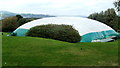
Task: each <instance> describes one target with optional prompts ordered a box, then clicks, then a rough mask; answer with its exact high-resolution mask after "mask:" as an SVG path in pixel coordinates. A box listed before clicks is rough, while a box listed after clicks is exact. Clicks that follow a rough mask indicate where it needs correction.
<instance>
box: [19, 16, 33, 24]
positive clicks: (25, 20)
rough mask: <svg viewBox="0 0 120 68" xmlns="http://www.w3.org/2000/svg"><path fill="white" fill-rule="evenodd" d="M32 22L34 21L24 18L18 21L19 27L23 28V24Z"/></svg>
mask: <svg viewBox="0 0 120 68" xmlns="http://www.w3.org/2000/svg"><path fill="white" fill-rule="evenodd" d="M30 21H32V20H31V19H27V18H22V19H20V20H18V25H19V26H21V25H23V24H25V23H27V22H30Z"/></svg>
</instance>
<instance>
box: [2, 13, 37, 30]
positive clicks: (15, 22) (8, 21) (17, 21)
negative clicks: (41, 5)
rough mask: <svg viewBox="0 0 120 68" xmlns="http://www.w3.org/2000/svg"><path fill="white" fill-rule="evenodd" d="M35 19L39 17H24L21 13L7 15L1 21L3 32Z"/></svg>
mask: <svg viewBox="0 0 120 68" xmlns="http://www.w3.org/2000/svg"><path fill="white" fill-rule="evenodd" d="M35 19H37V18H23V17H22V16H21V15H16V16H12V17H7V18H5V19H3V20H1V22H0V23H1V24H2V27H0V29H2V32H12V31H14V30H15V29H16V28H18V27H19V26H21V25H23V24H25V23H27V22H30V21H32V20H35Z"/></svg>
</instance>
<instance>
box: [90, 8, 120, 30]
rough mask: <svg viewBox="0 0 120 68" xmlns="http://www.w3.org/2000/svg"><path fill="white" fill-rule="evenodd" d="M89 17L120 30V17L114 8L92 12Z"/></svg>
mask: <svg viewBox="0 0 120 68" xmlns="http://www.w3.org/2000/svg"><path fill="white" fill-rule="evenodd" d="M88 18H90V19H93V20H97V21H100V22H102V23H104V24H106V25H108V26H110V27H111V28H113V29H115V30H116V31H118V30H120V17H119V16H117V14H116V12H115V10H114V9H113V8H110V9H107V10H106V11H101V12H100V13H93V14H90V15H89V16H88Z"/></svg>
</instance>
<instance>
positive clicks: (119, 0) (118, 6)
mask: <svg viewBox="0 0 120 68" xmlns="http://www.w3.org/2000/svg"><path fill="white" fill-rule="evenodd" d="M114 6H115V7H116V9H117V11H120V0H117V1H115V2H114Z"/></svg>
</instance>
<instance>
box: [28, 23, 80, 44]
mask: <svg viewBox="0 0 120 68" xmlns="http://www.w3.org/2000/svg"><path fill="white" fill-rule="evenodd" d="M27 36H32V37H42V38H50V39H55V40H60V41H66V42H71V43H76V42H79V41H80V35H79V33H78V31H77V30H75V29H74V28H73V27H72V26H70V25H57V24H48V25H40V26H35V27H33V28H31V29H30V30H29V31H28V32H27Z"/></svg>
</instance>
